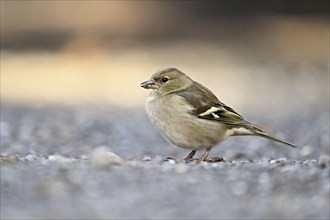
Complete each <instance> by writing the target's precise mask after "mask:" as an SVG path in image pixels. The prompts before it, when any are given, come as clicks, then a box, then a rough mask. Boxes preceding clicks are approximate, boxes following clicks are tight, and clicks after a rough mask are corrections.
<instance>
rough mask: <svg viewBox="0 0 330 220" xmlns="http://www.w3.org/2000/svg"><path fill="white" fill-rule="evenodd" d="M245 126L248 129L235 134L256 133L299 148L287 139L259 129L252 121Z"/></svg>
mask: <svg viewBox="0 0 330 220" xmlns="http://www.w3.org/2000/svg"><path fill="white" fill-rule="evenodd" d="M243 126H244V128H245V129H246V130H245V132H244V130H243V131H242V132H237V133H236V132H235V133H234V135H256V136H259V137H263V138H267V139H269V140H272V141H276V142H279V143H282V144H286V145H289V146H290V147H293V148H297V146H295V145H294V144H291V143H289V142H287V141H284V140H281V139H280V138H277V137H275V136H273V135H270V134H268V133H266V132H264V131H262V130H261V129H259V128H258V127H256V126H255V125H253V124H250V123H248V122H247V123H246V124H244V125H243Z"/></svg>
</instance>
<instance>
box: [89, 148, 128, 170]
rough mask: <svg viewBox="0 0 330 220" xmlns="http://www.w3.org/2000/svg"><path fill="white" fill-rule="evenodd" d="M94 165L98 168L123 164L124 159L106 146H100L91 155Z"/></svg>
mask: <svg viewBox="0 0 330 220" xmlns="http://www.w3.org/2000/svg"><path fill="white" fill-rule="evenodd" d="M90 162H91V164H92V166H94V167H97V168H106V167H109V166H111V165H115V164H121V163H122V162H123V159H122V158H121V157H119V156H118V155H117V154H115V153H113V152H111V151H110V149H109V148H108V147H106V146H100V147H97V148H95V149H94V150H93V152H92V153H91V157H90Z"/></svg>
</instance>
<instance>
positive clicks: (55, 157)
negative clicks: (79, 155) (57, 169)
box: [48, 154, 74, 164]
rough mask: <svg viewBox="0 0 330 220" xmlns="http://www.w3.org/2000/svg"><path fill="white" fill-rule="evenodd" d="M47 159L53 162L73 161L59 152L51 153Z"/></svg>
mask: <svg viewBox="0 0 330 220" xmlns="http://www.w3.org/2000/svg"><path fill="white" fill-rule="evenodd" d="M48 161H50V162H55V163H60V164H63V163H72V162H74V160H73V159H70V158H67V157H63V156H62V155H59V154H52V155H49V156H48Z"/></svg>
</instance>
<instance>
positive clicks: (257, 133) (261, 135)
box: [255, 130, 297, 148]
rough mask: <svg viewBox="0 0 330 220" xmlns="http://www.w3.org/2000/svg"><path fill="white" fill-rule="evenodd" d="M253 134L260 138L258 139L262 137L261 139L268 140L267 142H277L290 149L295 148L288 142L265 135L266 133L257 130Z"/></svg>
mask: <svg viewBox="0 0 330 220" xmlns="http://www.w3.org/2000/svg"><path fill="white" fill-rule="evenodd" d="M255 134H256V135H257V136H260V137H263V138H267V139H269V140H272V141H276V142H279V143H282V144H286V145H289V146H290V147H294V148H297V146H296V145H294V144H291V143H290V142H287V141H284V140H281V139H279V138H277V137H275V136H273V135H270V134H267V133H265V132H263V131H261V130H260V131H259V130H256V131H255Z"/></svg>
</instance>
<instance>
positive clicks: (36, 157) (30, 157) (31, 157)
mask: <svg viewBox="0 0 330 220" xmlns="http://www.w3.org/2000/svg"><path fill="white" fill-rule="evenodd" d="M24 159H25V160H27V161H33V160H36V159H38V156H37V155H34V154H27V155H26V156H25V157H24Z"/></svg>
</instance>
